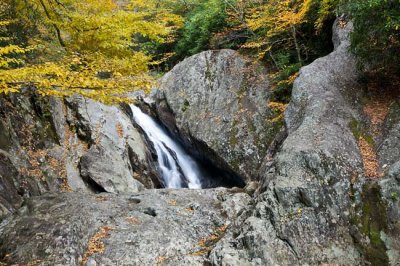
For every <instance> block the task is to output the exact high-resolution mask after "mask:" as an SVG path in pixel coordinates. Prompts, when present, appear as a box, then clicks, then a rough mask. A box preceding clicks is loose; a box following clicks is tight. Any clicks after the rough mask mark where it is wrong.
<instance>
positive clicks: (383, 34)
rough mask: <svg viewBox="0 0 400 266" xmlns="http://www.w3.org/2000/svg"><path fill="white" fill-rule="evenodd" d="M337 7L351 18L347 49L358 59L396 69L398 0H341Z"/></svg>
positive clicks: (399, 37)
mask: <svg viewBox="0 0 400 266" xmlns="http://www.w3.org/2000/svg"><path fill="white" fill-rule="evenodd" d="M341 8H342V10H343V11H344V12H346V13H348V14H350V16H351V18H352V20H353V22H354V33H353V34H352V36H351V43H352V45H351V50H352V51H353V52H354V54H355V55H356V56H358V58H359V59H360V63H361V64H363V65H364V66H365V65H368V67H369V68H370V69H374V70H379V71H380V72H393V71H394V72H397V73H400V1H399V0H352V1H349V0H345V1H343V2H342V6H341Z"/></svg>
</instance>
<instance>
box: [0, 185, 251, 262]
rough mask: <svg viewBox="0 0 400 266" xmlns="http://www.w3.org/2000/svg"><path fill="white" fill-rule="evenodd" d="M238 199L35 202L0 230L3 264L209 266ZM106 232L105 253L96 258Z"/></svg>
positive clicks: (188, 194)
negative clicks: (95, 243) (95, 246)
mask: <svg viewBox="0 0 400 266" xmlns="http://www.w3.org/2000/svg"><path fill="white" fill-rule="evenodd" d="M217 194H218V195H219V197H217ZM232 196H233V197H235V198H238V197H244V198H246V197H248V196H247V195H246V194H243V195H242V196H239V194H232V193H230V192H228V191H227V190H223V189H218V190H186V189H182V190H146V191H143V192H140V193H136V194H119V195H115V194H106V193H103V194H97V195H93V194H80V193H64V194H58V195H55V194H48V195H44V196H41V197H33V198H31V199H29V200H27V201H26V202H25V203H24V205H23V207H22V208H21V209H20V210H19V212H18V213H16V214H15V215H14V216H11V217H9V218H8V219H6V220H5V221H3V222H2V223H1V224H0V235H1V236H2V237H1V239H0V261H2V262H4V263H6V264H13V263H18V264H28V263H29V262H33V261H38V264H37V265H80V263H81V260H82V259H83V258H85V254H86V255H87V256H86V265H157V264H158V265H204V263H206V262H207V261H208V259H207V254H208V251H209V250H210V249H211V248H212V246H213V245H214V244H215V242H216V241H218V239H219V238H220V237H221V236H222V235H223V234H224V233H225V230H226V229H227V225H228V224H229V223H230V220H229V218H228V217H229V216H227V215H226V212H227V211H230V210H226V209H224V207H223V205H222V203H223V202H228V201H231V199H230V198H231V197H232ZM220 197H223V198H224V200H223V201H221V200H220V199H218V198H220ZM233 201H235V200H233ZM240 202H241V204H242V205H243V204H244V201H241V200H240ZM243 207H245V204H244V205H243ZM237 208H238V207H237ZM105 227H107V228H108V229H109V231H108V233H107V234H105V235H104V236H105V237H104V238H100V239H99V241H100V242H102V243H103V245H104V249H102V248H100V249H99V250H97V251H98V252H97V253H96V252H95V253H93V254H92V255H89V251H91V250H92V249H90V248H89V249H88V244H89V242H90V239H92V240H93V237H94V235H95V234H96V233H97V232H99V231H101V228H105Z"/></svg>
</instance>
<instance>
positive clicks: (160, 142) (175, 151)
mask: <svg viewBox="0 0 400 266" xmlns="http://www.w3.org/2000/svg"><path fill="white" fill-rule="evenodd" d="M130 107H131V110H132V113H133V118H134V119H135V121H136V123H137V124H138V125H139V126H140V127H141V128H142V129H143V131H144V132H145V133H146V135H147V137H148V139H149V140H150V141H151V142H152V143H153V145H154V148H155V150H156V153H157V157H158V164H159V167H160V171H161V174H162V177H163V179H164V184H165V187H167V188H182V187H183V186H184V184H187V186H188V187H189V188H201V182H200V168H199V166H198V165H197V163H196V162H195V161H194V160H193V159H192V158H191V157H190V156H189V155H188V154H187V153H186V152H185V151H184V150H183V148H182V147H181V146H180V145H179V144H178V143H176V142H175V141H174V140H173V139H171V138H170V137H169V136H168V135H167V134H166V132H165V131H164V130H163V128H161V127H160V126H159V125H158V124H157V123H156V122H155V121H154V120H153V118H151V117H150V116H148V115H147V114H145V113H143V112H142V110H140V109H139V108H138V107H136V106H135V105H132V104H131V105H130ZM174 157H175V158H176V160H175V159H174ZM179 169H180V170H181V171H180V170H179Z"/></svg>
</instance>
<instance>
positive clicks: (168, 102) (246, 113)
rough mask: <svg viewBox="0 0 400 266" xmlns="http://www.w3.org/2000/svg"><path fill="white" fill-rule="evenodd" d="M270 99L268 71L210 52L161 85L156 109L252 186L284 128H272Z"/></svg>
mask: <svg viewBox="0 0 400 266" xmlns="http://www.w3.org/2000/svg"><path fill="white" fill-rule="evenodd" d="M270 94H271V92H270V86H269V82H268V79H267V73H266V70H265V69H264V68H263V67H262V66H260V65H257V64H254V63H251V62H250V61H248V60H246V59H245V58H243V57H242V56H240V55H239V54H238V53H237V52H235V51H232V50H220V51H206V52H203V53H200V54H197V55H194V56H192V57H190V58H187V59H186V60H184V61H183V62H181V63H180V64H178V65H176V66H175V67H174V68H173V69H172V70H171V71H170V72H168V73H167V74H166V75H165V76H164V77H163V78H162V79H161V81H160V85H159V91H158V93H157V96H156V97H157V104H156V106H157V112H158V116H159V118H160V119H161V120H162V122H163V123H164V124H165V125H166V126H167V127H168V128H169V129H170V131H171V132H174V133H180V134H181V135H182V136H183V140H184V142H186V143H185V144H186V146H188V147H192V150H193V151H198V152H197V153H198V155H199V156H207V157H209V158H211V159H212V161H213V162H214V163H216V164H217V165H218V166H220V168H226V169H229V168H230V169H233V170H234V171H235V172H237V173H239V174H240V175H241V176H243V177H244V178H245V179H247V180H250V179H252V178H255V177H256V174H257V170H258V168H259V167H260V164H261V162H262V159H263V158H264V156H265V154H266V151H267V149H268V146H269V144H270V142H271V141H272V140H273V139H274V137H275V134H276V132H277V131H278V129H279V128H280V126H281V123H279V122H277V123H273V122H268V119H269V118H271V117H272V116H273V113H272V111H271V110H269V108H268V107H267V104H268V100H269V97H270ZM225 162H226V163H227V164H228V165H226V163H225Z"/></svg>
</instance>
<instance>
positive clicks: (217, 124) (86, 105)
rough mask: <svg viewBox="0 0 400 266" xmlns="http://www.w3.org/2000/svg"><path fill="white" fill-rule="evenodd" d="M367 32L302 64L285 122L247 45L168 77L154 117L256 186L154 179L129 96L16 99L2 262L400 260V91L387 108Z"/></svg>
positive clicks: (4, 124)
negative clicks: (361, 53)
mask: <svg viewBox="0 0 400 266" xmlns="http://www.w3.org/2000/svg"><path fill="white" fill-rule="evenodd" d="M351 31H352V23H351V22H346V21H343V20H341V21H339V20H338V21H337V22H335V25H334V31H333V32H334V36H333V41H334V47H335V49H334V51H333V52H332V53H331V54H329V55H328V56H326V57H323V58H320V59H318V60H316V61H315V62H313V63H312V64H310V65H308V66H305V67H303V68H302V69H301V71H300V75H299V77H298V78H297V80H296V81H295V84H294V88H293V93H292V100H291V102H290V104H289V106H288V108H287V110H286V112H285V118H284V123H285V127H284V131H285V132H283V130H282V127H281V126H282V123H279V122H274V121H276V120H274V119H273V118H274V117H275V116H276V114H275V113H274V112H273V111H272V110H270V109H269V107H268V101H269V98H270V94H271V91H270V89H269V85H268V80H266V78H265V77H266V73H265V69H263V68H262V67H260V66H258V65H255V64H251V63H250V62H249V61H247V60H246V59H244V58H242V57H241V56H240V55H238V54H237V53H236V52H234V51H230V50H222V51H208V52H204V53H201V54H198V55H195V56H193V57H190V58H188V59H187V60H185V61H183V62H182V63H180V64H179V65H177V66H176V67H175V68H174V69H173V70H172V71H171V72H170V73H168V74H166V75H165V77H163V78H162V80H161V81H160V86H159V90H158V91H157V92H156V94H155V96H154V97H153V100H155V101H154V102H153V103H152V104H151V106H152V107H154V108H155V111H154V113H155V114H157V116H158V117H159V118H160V120H161V121H163V122H164V124H165V126H166V127H167V128H168V129H169V130H170V131H171V132H172V133H173V134H175V135H177V136H180V137H181V138H182V139H181V141H182V143H183V144H184V145H185V146H186V147H189V148H192V153H193V154H194V155H196V156H198V157H199V158H202V159H203V160H208V161H211V162H212V163H213V166H216V167H219V168H218V169H224V170H226V171H227V172H228V173H229V174H233V175H237V176H241V177H244V178H245V179H246V181H251V180H255V179H256V180H259V181H260V182H259V185H258V186H256V185H255V183H252V182H250V183H249V184H248V185H247V186H246V188H245V189H237V188H234V189H223V188H219V189H211V190H197V191H195V190H185V189H181V190H168V189H160V190H152V189H145V188H154V187H156V186H157V178H156V176H155V174H153V170H152V169H153V167H152V163H151V158H152V156H151V147H150V148H148V147H147V145H146V141H145V138H144V137H143V135H142V133H141V131H140V130H138V129H136V128H135V127H134V126H133V123H132V121H131V120H130V118H129V116H128V115H127V114H125V112H123V111H122V109H121V108H118V107H115V106H114V107H113V106H105V105H102V104H99V103H96V102H93V101H90V100H85V99H83V98H81V97H77V96H76V97H72V98H69V99H66V100H65V101H59V100H55V99H51V100H44V99H40V98H37V97H35V96H34V95H32V94H26V95H25V96H24V95H12V96H9V97H3V98H1V100H0V110H1V113H0V129H1V130H0V192H1V194H0V211H1V213H0V215H1V216H2V217H4V219H3V221H2V222H1V224H0V234H1V236H2V237H1V238H0V261H1V262H4V263H6V264H13V263H20V264H21V263H22V264H28V263H33V262H35V263H36V264H38V265H79V264H86V265H117V264H118V265H143V264H145V265H152V264H154V265H155V264H157V265H177V264H184V265H204V264H205V263H211V264H212V265H324V264H333V265H336V264H337V265H367V264H371V265H397V264H398V263H399V262H400V238H399V235H400V200H399V199H400V152H399V149H397V147H399V145H400V130H399V129H400V116H399V110H400V108H399V106H400V105H399V99H398V97H397V96H396V97H397V98H396V97H393V98H390V101H389V99H386V100H387V101H386V100H385V99H383V100H385V101H386V102H387V103H388V104H387V108H384V109H385V111H384V112H379V116H377V115H376V113H374V112H371V110H372V111H374V108H373V106H374V104H375V102H374V98H373V97H372V98H368V97H369V96H368V93H366V92H365V90H364V89H363V87H365V85H364V84H362V83H361V82H360V77H361V73H360V72H359V71H358V70H357V66H356V61H355V59H354V58H353V56H352V55H351V54H350V53H349V51H348V48H349V33H350V32H351ZM381 98H382V97H381ZM383 98H385V97H383ZM377 117H380V119H377ZM255 191H256V192H255ZM48 192H50V193H48ZM61 192H63V193H61ZM64 192H65V193H64ZM93 192H97V193H99V192H112V193H100V194H94V193H93ZM245 192H246V193H245ZM21 204H22V207H21ZM10 212H11V214H10ZM12 213H14V214H12Z"/></svg>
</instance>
